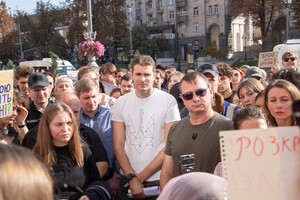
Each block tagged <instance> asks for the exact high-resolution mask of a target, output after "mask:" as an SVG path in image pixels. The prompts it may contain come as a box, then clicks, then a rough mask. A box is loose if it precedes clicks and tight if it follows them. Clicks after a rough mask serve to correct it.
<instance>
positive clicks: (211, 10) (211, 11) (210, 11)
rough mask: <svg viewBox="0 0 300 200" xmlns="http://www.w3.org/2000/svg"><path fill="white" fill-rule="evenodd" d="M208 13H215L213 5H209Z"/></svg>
mask: <svg viewBox="0 0 300 200" xmlns="http://www.w3.org/2000/svg"><path fill="white" fill-rule="evenodd" d="M208 14H209V15H211V14H213V8H212V6H208Z"/></svg>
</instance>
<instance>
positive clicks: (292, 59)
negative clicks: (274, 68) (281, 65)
mask: <svg viewBox="0 0 300 200" xmlns="http://www.w3.org/2000/svg"><path fill="white" fill-rule="evenodd" d="M283 60H284V61H285V62H289V60H291V61H295V60H296V58H295V57H290V58H284V59H283Z"/></svg>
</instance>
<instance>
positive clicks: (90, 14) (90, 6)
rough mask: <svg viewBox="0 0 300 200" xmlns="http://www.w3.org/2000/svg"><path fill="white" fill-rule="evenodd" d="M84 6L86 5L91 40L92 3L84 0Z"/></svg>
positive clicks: (91, 38) (89, 0)
mask: <svg viewBox="0 0 300 200" xmlns="http://www.w3.org/2000/svg"><path fill="white" fill-rule="evenodd" d="M86 7H87V19H88V25H89V36H90V38H89V40H91V41H92V40H93V36H92V35H93V19H92V3H91V0H86Z"/></svg>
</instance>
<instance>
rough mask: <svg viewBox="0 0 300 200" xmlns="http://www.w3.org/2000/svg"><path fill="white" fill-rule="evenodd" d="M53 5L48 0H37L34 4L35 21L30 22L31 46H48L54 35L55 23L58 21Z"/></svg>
mask: <svg viewBox="0 0 300 200" xmlns="http://www.w3.org/2000/svg"><path fill="white" fill-rule="evenodd" d="M57 12H58V11H57V10H55V8H54V6H53V5H52V4H51V3H50V1H47V2H43V1H39V2H37V4H36V16H35V17H36V19H35V23H32V24H31V28H30V29H31V30H30V39H31V42H32V44H33V46H48V45H49V43H50V41H51V40H52V38H53V37H54V35H55V33H56V30H55V29H54V28H55V23H56V22H57V21H58V19H57V17H58V15H57V14H56V13H57Z"/></svg>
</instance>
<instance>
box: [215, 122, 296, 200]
mask: <svg viewBox="0 0 300 200" xmlns="http://www.w3.org/2000/svg"><path fill="white" fill-rule="evenodd" d="M220 145H221V156H222V165H223V175H224V178H225V179H226V180H227V184H226V186H225V192H226V194H227V198H228V199H230V200H240V199H243V200H250V199H251V200H253V199H255V200H260V199H261V200H265V199H272V200H277V199H278V200H279V199H289V200H296V199H297V200H298V199H300V190H299V188H300V136H299V128H298V127H296V126H295V127H277V128H269V129H252V130H236V131H222V132H220Z"/></svg>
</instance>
